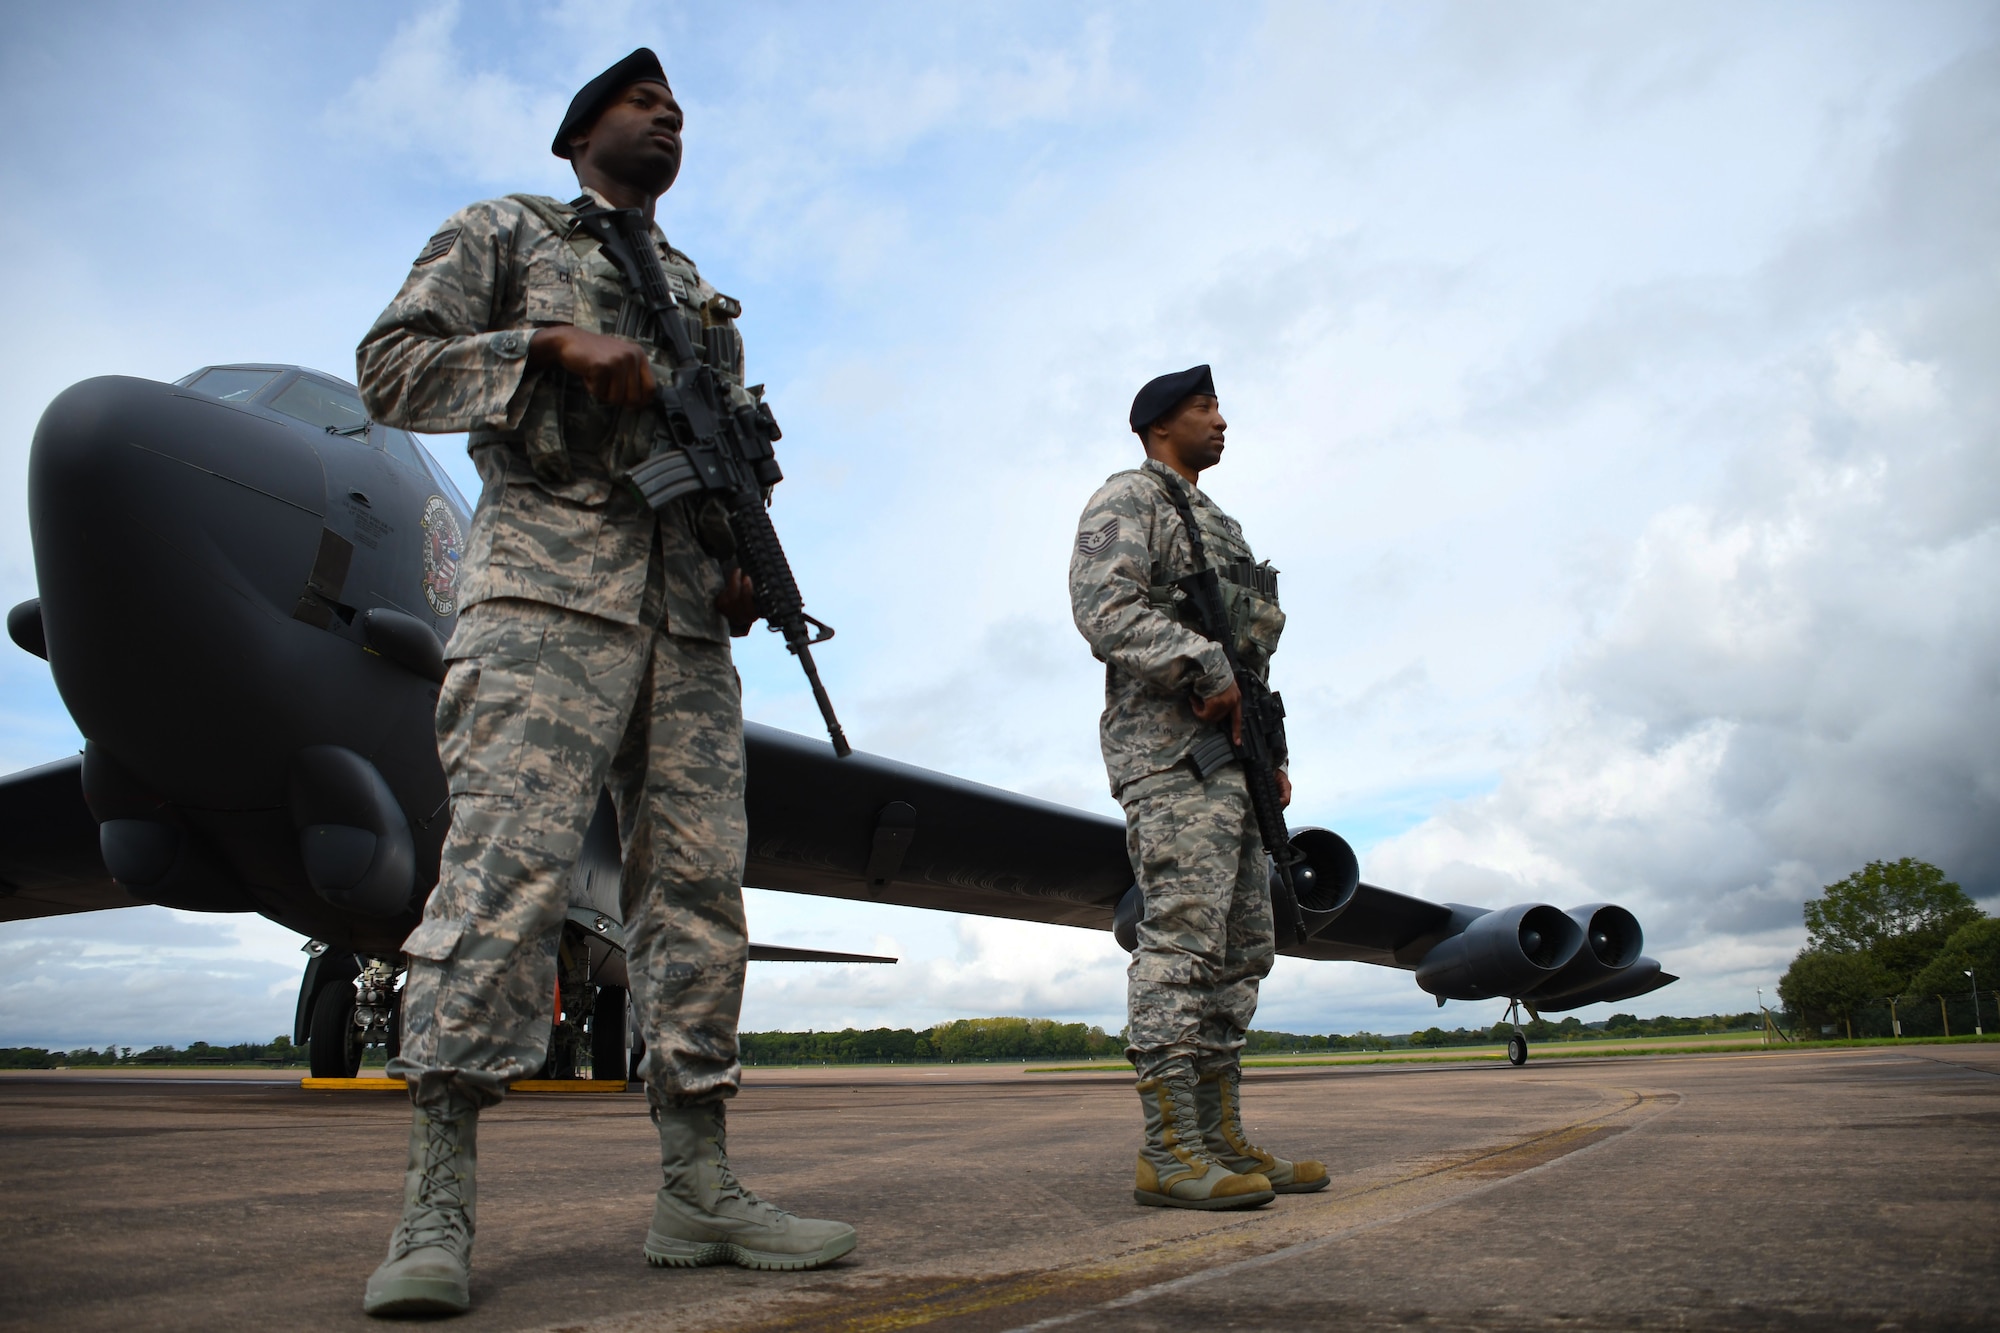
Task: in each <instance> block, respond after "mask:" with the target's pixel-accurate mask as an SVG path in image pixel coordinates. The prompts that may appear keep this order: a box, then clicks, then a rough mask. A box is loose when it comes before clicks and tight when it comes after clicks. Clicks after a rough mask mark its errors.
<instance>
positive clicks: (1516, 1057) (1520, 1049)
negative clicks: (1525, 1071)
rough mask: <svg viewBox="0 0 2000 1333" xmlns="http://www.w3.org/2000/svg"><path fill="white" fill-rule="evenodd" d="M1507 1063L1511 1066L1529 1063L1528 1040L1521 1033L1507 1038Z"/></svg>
mask: <svg viewBox="0 0 2000 1333" xmlns="http://www.w3.org/2000/svg"><path fill="white" fill-rule="evenodd" d="M1507 1063H1508V1064H1510V1065H1524V1064H1526V1063H1528V1039H1527V1037H1526V1036H1524V1035H1523V1034H1521V1033H1519V1032H1516V1033H1515V1034H1514V1035H1513V1036H1511V1037H1509V1038H1507Z"/></svg>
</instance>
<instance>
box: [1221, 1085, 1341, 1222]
mask: <svg viewBox="0 0 2000 1333" xmlns="http://www.w3.org/2000/svg"><path fill="white" fill-rule="evenodd" d="M1194 1091H1195V1103H1196V1106H1197V1107H1198V1109H1199V1111H1200V1113H1201V1136H1202V1141H1203V1142H1204V1143H1206V1144H1207V1145H1208V1151H1209V1152H1210V1154H1212V1155H1213V1156H1214V1158H1215V1160H1216V1161H1218V1162H1221V1163H1222V1164H1223V1165H1224V1166H1226V1167H1228V1168H1229V1169H1230V1170H1231V1171H1241V1172H1245V1173H1254V1174H1256V1175H1260V1176H1262V1177H1264V1179H1266V1180H1268V1181H1270V1182H1271V1188H1272V1189H1274V1190H1276V1191H1277V1192H1278V1193H1280V1194H1310V1193H1312V1191H1314V1190H1323V1189H1325V1188H1326V1186H1327V1175H1326V1167H1325V1166H1324V1165H1322V1164H1321V1163H1319V1162H1315V1161H1311V1160H1307V1161H1301V1162H1288V1161H1286V1160H1285V1159H1284V1158H1282V1157H1279V1156H1278V1155H1277V1154H1275V1153H1268V1152H1265V1151H1264V1150H1263V1149H1262V1148H1259V1147H1258V1146H1257V1145H1256V1144H1254V1143H1252V1142H1250V1136H1249V1135H1248V1134H1246V1133H1244V1132H1243V1102H1242V1096H1243V1071H1242V1070H1241V1069H1240V1068H1237V1067H1236V1066H1233V1065H1232V1066H1230V1067H1229V1068H1227V1069H1219V1070H1216V1071H1215V1072H1214V1073H1211V1074H1203V1075H1202V1076H1201V1079H1200V1081H1198V1082H1197V1083H1196V1084H1195V1088H1194Z"/></svg>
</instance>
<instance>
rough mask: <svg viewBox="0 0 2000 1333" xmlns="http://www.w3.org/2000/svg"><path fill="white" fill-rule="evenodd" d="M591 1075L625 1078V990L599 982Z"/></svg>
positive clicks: (593, 1010)
mask: <svg viewBox="0 0 2000 1333" xmlns="http://www.w3.org/2000/svg"><path fill="white" fill-rule="evenodd" d="M590 1076H591V1077H592V1078H594V1079H596V1078H613V1079H617V1080H618V1081H619V1082H621V1083H622V1082H624V1081H625V991H624V989H623V988H622V987H618V986H599V987H598V988H597V1001H596V1003H594V1004H593V1005H592V1006H591V1008H590Z"/></svg>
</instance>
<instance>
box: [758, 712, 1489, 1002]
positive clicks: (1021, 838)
mask: <svg viewBox="0 0 2000 1333" xmlns="http://www.w3.org/2000/svg"><path fill="white" fill-rule="evenodd" d="M744 735H745V741H746V744H747V745H748V748H749V759H750V790H749V797H748V805H749V814H750V859H749V865H748V868H747V869H746V871H745V874H744V882H745V883H746V884H749V885H753V886H755V887H757V888H764V889H782V890H785V891H787V892H791V893H807V894H813V895H815V896H818V897H831V898H852V899H856V900H858V901H862V902H880V903H895V904H897V905H898V906H902V907H927V908H932V909H935V910H938V911H945V912H970V913H974V914H976V915H979V916H997V917H1012V918H1014V919H1016V920H1020V921H1047V922H1051V923H1054V924H1056V925H1064V926H1084V927H1089V928H1094V929H1097V930H1109V929H1111V925H1112V918H1113V915H1114V914H1115V912H1116V911H1117V907H1118V900H1119V899H1120V898H1121V897H1123V896H1124V894H1125V891H1126V890H1127V889H1128V888H1130V887H1131V885H1132V864H1131V861H1130V860H1129V859H1128V857H1127V855H1126V851H1125V825H1124V823H1123V821H1121V820H1117V819H1113V818H1110V817H1108V816H1105V815H1096V814H1090V813H1087V812H1085V811H1082V810H1076V809H1072V808H1071V807H1069V806H1063V805H1056V804H1054V803H1052V802H1049V801H1039V800H1036V799H1034V798H1033V797H1030V796H1021V795H1018V794H1016V793H1014V792H1010V791H1003V790H1001V789H1000V788H997V787H987V786H982V785H980V784H979V783H976V782H967V781H965V780H964V779H962V778H955V777H951V776H949V775H948V774H944V773H937V772H933V771H931V770H929V769H923V768H917V767H914V766H912V765H909V764H900V763H897V762H896V761H894V760H892V759H884V758H881V757H880V756H878V755H871V754H865V753H863V752H861V751H858V750H857V751H856V752H855V753H854V754H852V755H851V756H849V757H848V758H846V759H837V758H835V757H834V754H833V748H832V747H831V746H829V745H828V744H827V743H826V742H824V741H820V740H812V739H808V738H807V737H804V736H796V735H793V734H792V733H791V732H787V731H779V730H777V729H775V728H772V727H765V726H759V725H757V724H756V723H745V724H744ZM1451 926H1452V910H1451V909H1450V908H1449V907H1445V906H1443V905H1441V904H1439V903H1433V902H1426V901H1425V900H1424V899H1422V898H1412V897H1410V896H1408V895H1407V894H1401V893H1395V892H1392V891H1390V890H1388V889H1382V888H1377V887H1375V886H1374V885H1372V884H1363V885H1361V886H1360V887H1359V888H1358V889H1356V890H1355V894H1354V897H1353V899H1352V900H1351V901H1350V902H1349V904H1348V906H1347V907H1346V909H1345V910H1344V911H1342V912H1341V914H1340V915H1339V916H1338V917H1336V918H1335V919H1334V920H1333V921H1332V922H1330V923H1328V924H1327V925H1325V926H1323V927H1321V928H1320V929H1319V930H1317V931H1315V932H1314V934H1313V938H1311V939H1309V940H1307V941H1306V943H1305V944H1304V946H1303V947H1297V948H1287V949H1285V950H1284V952H1286V953H1288V954H1296V955H1298V956H1300V957H1304V958H1318V959H1326V960H1329V961H1343V960H1344V961H1351V962H1361V963H1374V964H1377V965H1380V966H1384V967H1401V968H1405V969H1408V968H1413V967H1415V966H1416V964H1417V960H1418V959H1419V958H1421V957H1422V956H1423V955H1424V953H1425V952H1426V951H1427V950H1428V949H1429V948H1430V947H1431V946H1432V945H1433V944H1435V943H1436V942H1437V941H1438V940H1440V939H1442V938H1444V936H1445V935H1446V934H1448V933H1450V930H1451Z"/></svg>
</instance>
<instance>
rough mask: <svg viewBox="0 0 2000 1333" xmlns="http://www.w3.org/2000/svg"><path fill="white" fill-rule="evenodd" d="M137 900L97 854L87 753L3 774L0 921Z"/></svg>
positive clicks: (92, 909) (130, 904)
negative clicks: (87, 791) (86, 788)
mask: <svg viewBox="0 0 2000 1333" xmlns="http://www.w3.org/2000/svg"><path fill="white" fill-rule="evenodd" d="M137 904H138V899H136V898H134V897H133V896H132V895H131V894H129V893H127V892H125V890H123V889H121V888H119V887H118V885H117V883H116V882H115V881H114V880H113V879H112V878H111V872H110V871H108V870H106V869H105V868H104V859H103V858H102V857H101V856H99V855H98V851H97V821H96V820H95V819H93V818H91V814H90V807H89V806H87V805H85V804H84V803H83V756H82V755H71V756H70V757H69V758H67V759H58V760H56V762H54V763H53V764H43V765H42V766H41V767H39V768H29V769H23V770H22V771H21V772H19V773H9V774H8V775H7V776H5V777H0V921H22V920H26V919H27V918H29V917H37V916H61V915H63V914H65V913H68V912H96V911H101V910H103V909H104V908H107V907H133V906H136V905H137Z"/></svg>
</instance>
